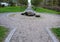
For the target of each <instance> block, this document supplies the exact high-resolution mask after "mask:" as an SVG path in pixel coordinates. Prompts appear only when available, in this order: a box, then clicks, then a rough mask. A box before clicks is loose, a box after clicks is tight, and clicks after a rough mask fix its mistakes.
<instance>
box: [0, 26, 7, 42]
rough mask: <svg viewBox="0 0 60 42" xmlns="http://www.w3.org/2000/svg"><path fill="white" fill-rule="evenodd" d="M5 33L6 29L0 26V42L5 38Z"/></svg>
mask: <svg viewBox="0 0 60 42" xmlns="http://www.w3.org/2000/svg"><path fill="white" fill-rule="evenodd" d="M7 33H8V29H7V28H5V27H3V26H0V42H3V41H4V39H5V37H6V36H7Z"/></svg>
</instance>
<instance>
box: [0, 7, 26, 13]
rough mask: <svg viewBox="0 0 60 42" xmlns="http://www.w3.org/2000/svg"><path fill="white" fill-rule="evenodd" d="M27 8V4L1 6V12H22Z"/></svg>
mask: <svg viewBox="0 0 60 42" xmlns="http://www.w3.org/2000/svg"><path fill="white" fill-rule="evenodd" d="M25 9H26V7H25V6H9V7H0V13H3V12H22V11H24V10H25Z"/></svg>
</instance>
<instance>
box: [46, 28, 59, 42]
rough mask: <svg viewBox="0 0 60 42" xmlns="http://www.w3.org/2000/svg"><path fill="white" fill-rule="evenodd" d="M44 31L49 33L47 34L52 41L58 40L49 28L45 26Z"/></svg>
mask: <svg viewBox="0 0 60 42" xmlns="http://www.w3.org/2000/svg"><path fill="white" fill-rule="evenodd" d="M46 31H47V33H48V34H49V36H50V37H51V39H52V41H53V42H59V40H58V39H57V38H56V36H55V35H54V34H53V33H52V32H51V30H50V29H49V28H46Z"/></svg>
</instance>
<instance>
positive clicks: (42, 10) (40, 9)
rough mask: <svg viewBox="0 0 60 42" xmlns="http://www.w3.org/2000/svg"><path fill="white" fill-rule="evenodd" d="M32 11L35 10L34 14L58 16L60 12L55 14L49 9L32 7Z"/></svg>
mask: <svg viewBox="0 0 60 42" xmlns="http://www.w3.org/2000/svg"><path fill="white" fill-rule="evenodd" d="M33 10H35V11H36V12H43V13H52V14H60V12H56V11H54V10H49V9H45V8H38V7H33Z"/></svg>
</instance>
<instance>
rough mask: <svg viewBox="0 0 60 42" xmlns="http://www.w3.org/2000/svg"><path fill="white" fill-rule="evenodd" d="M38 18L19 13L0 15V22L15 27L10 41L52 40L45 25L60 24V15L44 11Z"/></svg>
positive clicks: (49, 41) (48, 41)
mask: <svg viewBox="0 0 60 42" xmlns="http://www.w3.org/2000/svg"><path fill="white" fill-rule="evenodd" d="M37 14H40V15H41V17H40V18H36V17H28V16H22V15H20V13H9V14H5V15H0V24H1V25H4V26H7V27H9V28H10V29H13V28H17V30H16V32H15V33H14V35H13V37H12V39H11V41H10V42H53V41H52V39H51V37H50V36H49V34H48V33H47V32H46V28H47V27H55V26H60V16H59V15H51V14H46V13H37Z"/></svg>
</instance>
